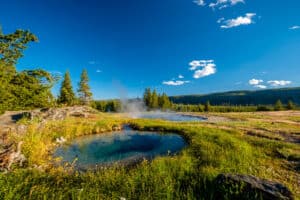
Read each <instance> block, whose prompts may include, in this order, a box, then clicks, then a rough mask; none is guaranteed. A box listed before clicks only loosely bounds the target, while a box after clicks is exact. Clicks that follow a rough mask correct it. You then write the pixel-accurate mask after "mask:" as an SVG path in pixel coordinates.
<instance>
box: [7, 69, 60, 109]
mask: <svg viewBox="0 0 300 200" xmlns="http://www.w3.org/2000/svg"><path fill="white" fill-rule="evenodd" d="M54 81H55V80H54V78H53V77H52V76H51V75H50V74H49V73H48V72H46V71H44V70H41V69H37V70H25V71H21V72H19V73H17V74H16V75H15V76H14V78H13V79H12V80H11V82H10V84H11V94H12V95H13V96H14V102H13V105H14V106H15V107H16V108H20V109H22V108H36V107H39V108H40V107H47V106H51V105H52V103H53V102H54V98H53V96H52V93H51V88H52V86H53V84H54Z"/></svg>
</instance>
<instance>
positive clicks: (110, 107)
mask: <svg viewBox="0 0 300 200" xmlns="http://www.w3.org/2000/svg"><path fill="white" fill-rule="evenodd" d="M91 106H92V107H93V108H95V109H97V110H99V111H100V112H119V111H120V110H121V102H120V101H119V100H106V101H105V100H103V101H93V102H92V104H91Z"/></svg>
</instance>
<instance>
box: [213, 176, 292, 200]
mask: <svg viewBox="0 0 300 200" xmlns="http://www.w3.org/2000/svg"><path fill="white" fill-rule="evenodd" d="M215 182H216V187H217V194H216V196H217V198H216V199H225V198H229V199H266V200H290V199H294V197H293V194H292V192H291V191H290V190H289V189H288V188H287V187H285V186H284V185H282V184H280V183H277V182H273V181H269V180H265V179H259V178H257V177H254V176H251V175H239V174H236V175H235V174H219V175H218V176H217V178H216V179H215Z"/></svg>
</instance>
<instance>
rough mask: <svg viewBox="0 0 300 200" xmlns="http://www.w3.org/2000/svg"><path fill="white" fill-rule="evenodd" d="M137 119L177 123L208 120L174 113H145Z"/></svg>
mask: <svg viewBox="0 0 300 200" xmlns="http://www.w3.org/2000/svg"><path fill="white" fill-rule="evenodd" d="M137 118H146V119H163V120H168V121H177V122H198V121H205V120H207V119H206V118H204V117H200V116H193V115H185V114H178V113H172V112H160V111H157V112H144V113H140V114H139V115H138V116H137Z"/></svg>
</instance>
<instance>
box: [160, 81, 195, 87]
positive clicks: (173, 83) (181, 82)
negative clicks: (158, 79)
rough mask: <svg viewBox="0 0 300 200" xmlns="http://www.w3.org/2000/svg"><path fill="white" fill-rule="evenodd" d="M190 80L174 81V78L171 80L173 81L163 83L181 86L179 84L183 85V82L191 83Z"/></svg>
mask: <svg viewBox="0 0 300 200" xmlns="http://www.w3.org/2000/svg"><path fill="white" fill-rule="evenodd" d="M189 82H190V81H180V80H177V81H174V80H171V81H163V84H164V85H171V86H179V85H183V84H186V83H189Z"/></svg>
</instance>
